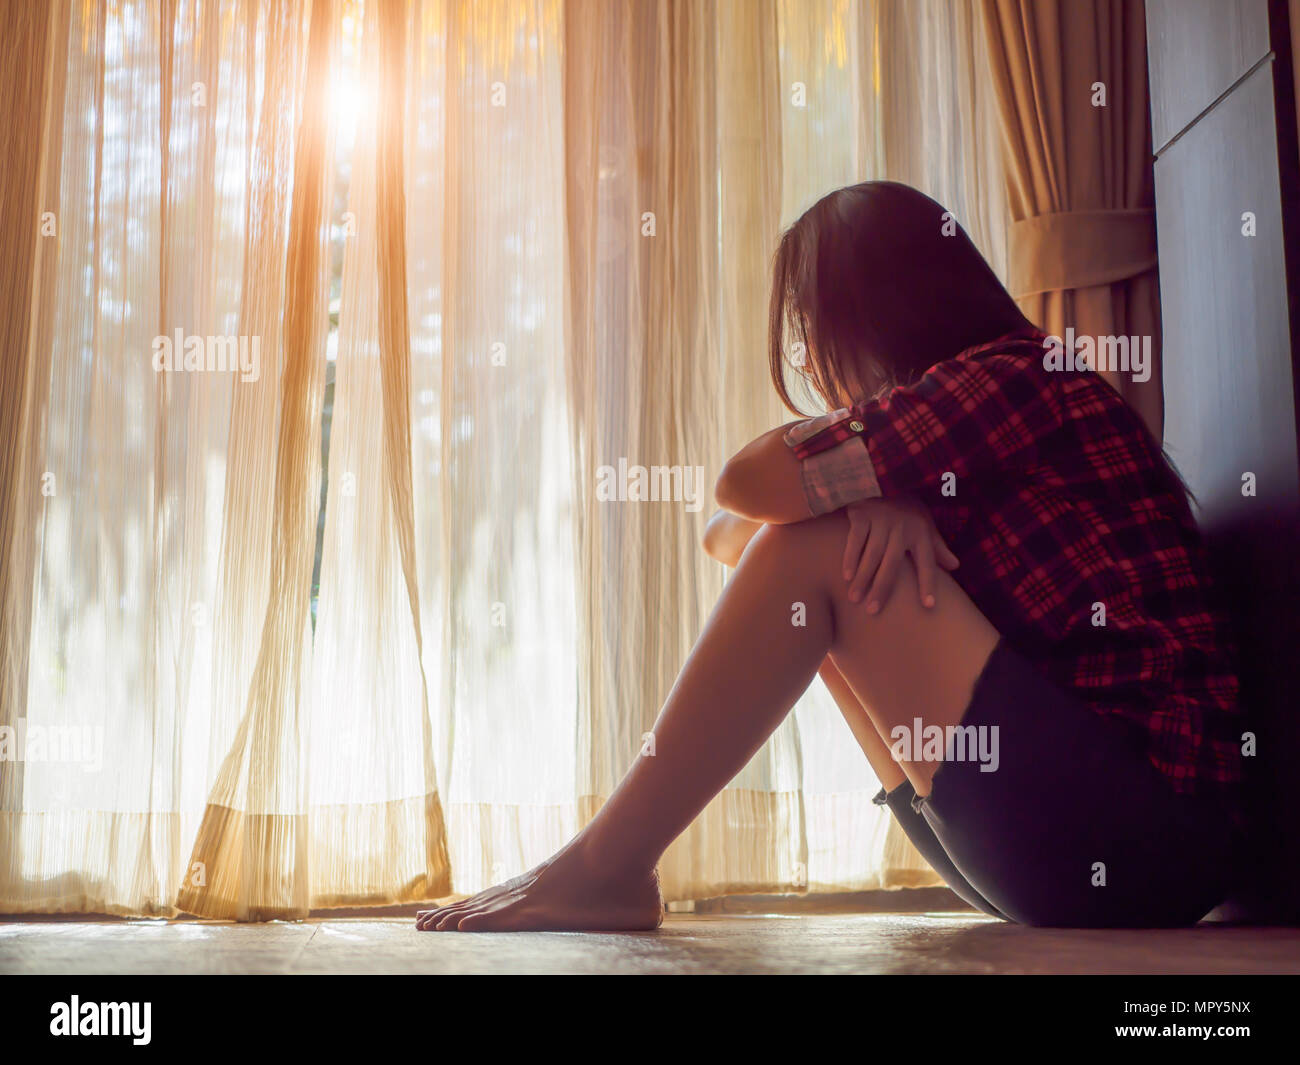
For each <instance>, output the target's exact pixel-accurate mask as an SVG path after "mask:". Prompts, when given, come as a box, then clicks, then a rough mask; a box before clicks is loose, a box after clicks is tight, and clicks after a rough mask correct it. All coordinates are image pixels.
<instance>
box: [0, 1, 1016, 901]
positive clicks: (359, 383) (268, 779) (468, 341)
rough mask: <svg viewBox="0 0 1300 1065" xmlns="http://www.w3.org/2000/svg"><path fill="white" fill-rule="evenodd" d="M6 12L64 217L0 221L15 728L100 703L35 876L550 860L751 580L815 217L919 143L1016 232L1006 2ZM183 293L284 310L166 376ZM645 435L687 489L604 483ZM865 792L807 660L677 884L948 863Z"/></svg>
mask: <svg viewBox="0 0 1300 1065" xmlns="http://www.w3.org/2000/svg"><path fill="white" fill-rule="evenodd" d="M23 10H24V11H26V10H27V7H26V6H24V8H23ZM47 17H48V21H46V19H47ZM14 26H15V27H16V31H15V33H16V35H14V34H11V35H10V36H9V37H7V38H6V42H5V51H4V53H3V64H4V65H3V71H2V73H3V76H4V78H5V81H4V85H5V87H6V89H9V90H10V92H11V95H12V96H14V97H15V98H20V99H23V100H25V101H29V102H30V107H25V108H24V112H23V113H24V114H26V115H27V116H29V117H27V118H25V119H21V120H15V119H14V118H13V117H12V115H13V112H10V113H8V114H7V115H6V121H9V122H14V121H19V122H20V124H23V129H24V130H27V129H28V128H30V129H32V130H35V131H36V132H37V133H38V134H39V135H38V136H36V137H34V138H26V139H23V138H19V139H20V140H21V142H22V143H23V144H24V145H25V151H26V154H25V155H23V156H22V157H20V158H18V159H16V160H14V161H13V162H14V164H15V165H14V166H12V167H11V168H9V169H6V171H5V175H4V182H5V183H4V195H5V201H4V202H5V205H6V217H7V218H8V217H19V218H28V219H30V220H31V223H30V225H28V226H26V227H23V228H8V229H7V231H6V233H5V235H4V238H3V239H4V240H5V241H6V246H5V250H6V253H7V254H6V256H5V261H4V268H5V269H7V270H9V271H10V274H11V276H12V283H11V284H9V285H8V286H7V287H6V290H5V294H4V298H5V299H6V300H7V301H8V305H9V306H10V307H11V308H12V309H13V310H14V313H13V314H10V315H7V316H6V321H5V326H4V328H5V329H6V349H5V351H6V358H5V361H4V365H3V372H4V375H5V377H4V380H5V384H6V386H7V387H6V388H5V390H4V392H3V395H0V417H2V418H3V419H4V421H3V428H4V441H3V446H4V449H5V450H4V456H3V457H4V467H3V470H4V476H5V492H4V509H3V511H0V517H3V524H2V525H0V529H2V531H3V533H4V541H3V544H0V546H2V547H3V549H4V552H5V555H4V560H5V571H4V576H3V578H2V579H3V585H2V586H0V591H2V592H3V596H4V598H3V607H4V614H3V630H2V631H0V649H2V650H3V653H4V656H5V657H4V662H5V665H6V669H5V677H4V687H3V689H0V690H2V691H3V698H4V703H3V705H2V706H0V714H2V716H0V724H4V725H10V726H17V725H18V724H19V721H20V719H21V722H22V727H23V728H24V729H25V730H26V733H27V736H28V737H31V736H40V737H41V738H42V742H47V743H48V742H52V738H53V737H55V736H56V735H57V736H60V737H62V740H63V741H66V742H67V743H69V744H71V746H70V747H68V748H67V749H65V750H63V751H62V752H61V754H62V755H68V757H60V758H51V757H48V756H47V755H48V753H49V752H48V750H47V751H46V752H45V755H46V756H42V757H39V758H38V757H33V756H32V753H33V751H32V748H31V744H30V742H29V743H28V747H27V758H26V760H25V761H23V762H4V763H0V772H3V774H4V776H3V782H2V783H0V802H2V803H3V806H2V807H0V809H2V811H3V821H0V826H2V827H0V831H3V833H4V835H3V836H0V848H2V851H0V853H2V854H3V864H0V909H3V910H5V911H8V912H30V911H106V912H112V913H135V914H171V913H175V912H177V911H178V910H179V911H186V912H192V913H197V914H201V915H205V916H214V917H233V918H237V919H241V920H259V919H269V918H293V917H300V916H303V915H304V914H306V913H308V912H310V911H311V910H312V909H313V908H323V907H330V906H340V905H366V904H380V903H391V902H407V901H413V900H416V899H421V898H428V897H434V896H440V895H444V894H447V893H449V892H453V891H454V892H467V891H473V890H476V889H478V888H481V887H483V886H486V885H487V884H489V883H491V882H493V881H497V880H500V879H502V878H504V877H508V876H510V875H513V874H515V873H517V872H519V871H521V870H523V869H525V868H527V867H528V866H530V865H532V864H534V863H536V862H537V861H539V860H540V859H542V858H544V857H546V856H547V855H548V854H549V853H551V852H552V851H553V850H554V849H555V848H556V847H558V846H559V845H560V844H561V843H563V842H564V841H565V840H566V839H567V838H568V837H569V836H570V835H571V834H572V833H573V832H574V831H576V830H577V828H578V827H580V826H581V825H582V824H583V823H584V821H585V820H586V819H587V818H588V817H590V816H591V814H592V812H593V811H594V810H595V809H596V808H597V806H598V805H599V803H600V802H601V801H602V799H603V797H604V796H605V795H607V794H608V793H609V791H610V789H611V788H612V787H613V786H614V784H615V782H616V781H617V780H618V778H619V776H620V775H621V774H622V772H623V771H624V769H625V768H626V767H627V765H628V764H629V763H630V762H631V760H632V759H633V758H634V757H636V756H637V754H638V752H639V751H640V749H641V746H642V743H643V742H644V740H643V737H644V734H645V733H646V732H647V731H648V729H649V728H650V725H651V723H652V722H653V720H654V717H655V714H656V713H657V711H658V708H659V706H660V704H661V703H662V701H663V699H664V697H665V696H666V694H667V692H668V690H669V687H670V685H671V683H672V681H673V679H674V677H675V676H676V673H677V670H678V668H679V667H680V665H681V662H682V660H683V658H684V657H685V655H686V653H687V651H688V650H689V648H690V646H691V644H692V643H693V641H694V639H695V637H696V636H697V635H698V632H699V631H700V628H701V626H702V624H703V622H704V620H705V618H706V616H707V614H708V611H709V610H710V609H711V607H712V605H713V603H714V601H715V599H716V597H717V594H718V592H719V590H720V589H721V587H722V582H723V581H724V579H725V573H724V571H723V568H722V567H721V566H720V565H718V564H717V563H714V562H712V561H711V560H709V559H707V558H706V557H705V556H704V555H703V553H702V552H701V550H700V549H699V546H698V544H699V537H700V534H701V532H702V530H703V525H704V522H705V521H706V519H707V517H708V515H709V512H710V506H709V500H710V495H711V485H712V483H713V479H714V478H715V477H716V474H717V471H718V469H719V468H720V465H721V463H722V462H723V461H724V459H725V458H726V457H727V455H729V454H730V453H731V452H732V451H734V450H735V449H736V448H737V447H739V446H740V445H741V444H742V443H744V442H745V441H746V440H748V439H750V438H751V437H753V436H754V435H756V434H757V433H759V432H761V431H763V430H764V429H767V428H769V427H771V426H772V425H774V424H777V422H778V421H780V420H783V419H784V418H785V417H788V415H786V414H785V413H784V412H783V411H782V410H781V409H780V408H779V406H778V404H777V403H776V401H775V398H774V396H773V394H772V390H771V387H770V384H769V383H768V381H767V371H766V359H765V336H764V331H765V317H766V314H765V312H766V300H767V286H768V273H769V264H770V257H771V254H772V250H773V248H774V246H775V242H776V238H777V236H778V234H779V232H780V229H781V227H782V226H783V225H785V224H788V223H789V222H790V221H792V220H793V219H794V218H795V217H796V216H797V215H798V214H799V213H800V212H802V211H803V210H804V209H805V208H806V207H807V206H809V205H811V203H812V202H813V201H814V200H815V199H816V198H818V197H819V196H820V195H822V194H824V193H825V192H827V191H829V190H830V189H833V188H835V187H837V186H840V185H843V184H846V183H849V182H852V181H855V180H860V179H862V178H864V177H878V176H886V177H893V178H897V179H900V180H905V181H909V182H912V183H914V184H917V185H919V186H920V187H922V188H923V189H925V190H926V191H927V192H930V193H931V194H932V195H935V196H937V197H938V198H940V199H941V200H943V201H944V202H945V203H947V204H948V206H949V207H950V208H951V209H952V210H953V212H954V214H955V215H956V216H957V217H958V219H959V221H961V222H962V223H963V225H965V226H966V228H967V229H968V230H969V231H970V232H971V233H972V235H973V236H974V237H975V238H976V240H977V242H979V243H980V244H981V247H983V248H984V250H985V252H986V254H988V255H989V256H990V258H991V259H992V261H993V262H994V263H995V265H997V266H999V267H1000V264H1001V263H1002V261H1003V257H1004V255H1005V252H1004V250H1003V247H1002V244H1001V234H1002V231H1003V226H1002V215H1001V213H1000V211H1001V195H1000V189H1001V177H1000V173H999V172H998V170H997V166H998V164H999V159H998V155H997V153H996V151H990V149H989V145H990V144H991V143H992V139H991V138H990V137H989V136H988V129H989V128H991V127H990V125H989V124H990V123H991V122H992V121H993V118H992V117H991V116H993V114H994V109H993V106H992V102H991V101H992V97H991V96H990V95H989V88H988V86H987V85H986V84H985V82H984V80H983V79H982V78H981V76H980V71H981V70H982V69H983V67H984V66H985V65H986V60H985V59H984V58H983V57H982V48H983V38H982V35H981V34H980V33H979V32H978V19H977V18H976V12H975V10H974V8H973V6H972V4H971V3H965V2H964V3H959V4H947V3H942V2H939V0H933V2H931V0H926V2H924V3H920V4H910V3H908V4H903V3H898V2H890V3H884V2H863V3H850V2H848V0H779V2H772V3H750V2H748V0H698V2H690V3H681V2H676V3H674V2H669V0H631V2H627V3H607V2H597V0H567V2H562V0H477V2H471V0H368V2H366V3H364V4H363V3H360V2H353V0H317V2H315V3H313V4H306V3H304V4H302V5H290V4H278V3H264V2H261V0H178V2H176V3H166V4H161V5H159V4H157V3H152V2H144V0H141V2H139V3H130V2H125V3H119V2H116V0H114V2H109V0H94V2H91V3H85V4H82V3H77V4H71V3H68V2H56V3H55V4H53V5H51V6H50V7H49V8H48V9H47V13H38V14H29V15H24V16H23V17H22V19H19V20H17V21H16V22H15V23H14ZM10 41H15V42H17V43H15V44H14V45H13V47H12V48H11V47H10ZM23 42H26V43H23ZM38 45H39V47H38ZM33 54H37V55H44V56H46V57H48V61H47V62H45V63H44V64H43V65H42V64H38V63H31V62H30V61H29V59H28V58H27V57H29V56H30V55H33ZM41 115H43V116H45V117H44V119H43V120H42V119H39V118H37V117H31V116H41ZM11 205H12V207H11ZM47 207H48V208H49V210H51V211H52V212H53V214H54V215H55V218H56V229H55V233H54V235H53V236H51V237H43V236H41V235H40V233H41V230H40V228H39V226H40V218H41V215H42V212H43V210H44V209H45V208H47ZM11 212H12V213H11ZM11 246H12V247H11ZM9 252H12V254H8V253H9ZM177 330H181V332H182V334H183V336H186V337H188V336H197V337H200V338H206V337H225V336H231V337H236V338H245V339H251V338H254V337H255V338H257V340H258V343H259V351H260V367H259V371H260V372H258V373H256V374H253V375H250V376H248V377H247V379H245V375H243V374H240V373H230V372H222V371H214V370H211V369H209V370H207V371H199V370H195V371H191V372H172V373H158V372H156V371H155V369H154V366H153V362H152V356H153V350H154V347H155V342H156V339H157V338H158V337H173V336H174V335H175V333H176V331H177ZM10 353H14V357H11V354H10ZM10 385H12V387H8V386H10ZM637 466H644V467H652V466H664V467H672V468H676V469H677V470H678V480H677V482H676V483H677V485H678V487H679V492H678V495H677V497H676V498H674V499H670V500H667V501H659V502H650V501H646V502H641V501H636V500H635V499H629V498H627V494H626V492H625V491H624V492H623V493H622V494H621V495H616V497H615V498H609V496H608V493H607V492H606V491H604V489H603V488H602V485H604V484H606V483H607V478H608V474H609V473H611V472H614V471H621V470H624V469H627V468H629V467H632V468H634V467H637ZM696 471H701V476H700V477H699V479H698V480H696V479H695V474H696ZM683 475H686V477H687V478H688V479H686V480H683V479H682V477H683ZM682 489H684V490H685V496H686V497H685V498H683V491H681V490H682ZM692 489H693V491H692ZM313 563H315V564H316V565H317V566H318V572H316V573H315V574H314V573H313ZM11 664H12V666H13V668H12V669H11V668H9V667H10V665H11ZM73 741H76V742H73ZM876 789H877V784H876V782H875V780H874V779H873V778H872V776H871V773H870V770H869V768H868V767H867V766H866V764H865V762H864V760H863V759H862V758H861V755H860V753H859V752H858V750H857V748H856V745H855V744H853V743H852V741H851V738H850V736H849V733H848V731H847V728H846V727H845V726H844V724H843V722H842V721H841V719H840V717H839V714H838V711H837V710H836V709H835V708H834V706H833V704H832V703H831V702H830V700H829V697H828V696H827V695H826V693H825V692H824V691H823V690H822V689H821V687H820V684H818V685H817V686H816V687H815V690H813V691H811V692H810V693H809V694H808V696H807V697H806V698H805V699H804V700H802V701H801V702H800V704H799V705H798V707H797V708H796V710H795V712H794V714H792V715H791V717H790V719H789V720H788V721H787V722H786V723H785V724H784V725H783V726H782V728H781V729H780V730H779V731H778V733H777V735H776V736H775V737H774V738H773V740H772V742H771V743H769V744H768V745H767V746H766V747H765V748H764V749H763V750H762V751H761V752H760V753H759V755H758V756H757V757H756V758H755V759H754V760H753V762H752V763H751V764H750V765H749V766H748V767H747V768H746V769H745V771H744V772H743V773H741V774H740V776H739V777H737V779H736V780H735V781H733V782H732V784H731V785H730V786H729V787H728V788H727V789H726V790H725V791H724V792H723V793H722V795H720V796H719V797H718V799H717V800H716V801H715V802H714V803H713V804H711V806H710V807H709V808H708V809H707V810H706V811H705V813H704V814H703V815H702V817H701V818H700V819H699V820H698V822H697V823H696V824H695V825H694V826H692V828H691V829H690V830H689V831H688V833H687V834H686V835H685V836H684V837H683V838H682V839H681V840H680V841H678V843H677V844H676V845H675V846H674V847H673V848H672V850H671V851H670V853H669V855H668V856H667V857H666V859H665V862H664V866H663V883H664V887H665V891H666V894H667V895H668V896H669V898H670V899H690V898H696V897H700V896H705V895H713V894H718V893H722V892H736V891H801V890H826V891H828V890H836V891H846V890H857V889H863V888H872V887H881V886H898V885H904V884H928V883H935V882H936V880H935V877H934V875H933V873H931V872H930V871H929V870H928V869H926V867H925V866H924V864H923V863H922V862H921V861H920V859H919V857H918V856H917V855H916V854H915V853H914V852H913V851H912V850H911V848H910V847H909V846H907V845H906V842H905V840H903V839H902V838H901V836H900V835H899V834H898V833H897V832H896V830H895V829H893V828H892V826H891V824H890V821H889V819H888V816H887V814H885V813H883V812H882V810H881V808H879V807H876V806H874V805H872V803H871V802H870V799H871V796H872V795H873V794H874V792H875V791H876Z"/></svg>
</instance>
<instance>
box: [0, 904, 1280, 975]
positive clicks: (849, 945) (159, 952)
mask: <svg viewBox="0 0 1300 1065" xmlns="http://www.w3.org/2000/svg"><path fill="white" fill-rule="evenodd" d="M0 973H31V974H37V973H39V974H70V973H85V974H113V975H116V974H159V973H161V974H184V973H320V974H328V973H398V974H401V973H409V974H417V973H420V974H426V973H427V974H469V973H543V974H565V973H609V974H635V973H665V974H672V973H678V974H705V973H892V974H901V973H1030V974H1038V973H1170V974H1173V973H1177V974H1182V973H1189V974H1195V973H1300V929H1297V928H1255V927H1232V926H1225V925H1214V924H1202V925H1200V926H1199V927H1197V928H1193V929H1185V930H1176V931H1164V930H1152V931H1085V930H1065V929H1032V928H1021V927H1018V926H1015V925H1008V924H1002V923H999V922H995V921H992V920H990V919H988V918H984V917H981V916H977V915H972V914H969V913H961V914H943V913H922V914H915V913H913V914H880V913H873V914H853V915H848V914H836V915H829V916H823V915H816V916H802V915H800V916H788V915H787V916H772V915H754V916H747V915H738V914H724V915H704V916H700V915H682V916H671V917H669V918H668V920H667V922H666V923H665V925H664V927H663V928H662V929H661V930H660V931H659V932H655V933H640V934H632V935H627V934H617V935H616V934H591V933H534V934H526V935H490V934H478V935H462V934H458V933H450V934H431V933H422V932H417V931H415V928H414V926H413V925H412V923H411V921H410V920H409V919H407V918H405V917H403V918H397V917H383V918H370V917H348V918H325V919H316V920H311V921H305V922H302V923H295V924H279V923H277V924H256V925H238V924H227V923H220V922H208V921H173V922H165V921H114V920H102V921H81V920H57V921H54V920H51V921H42V920H34V921H29V920H9V921H3V922H0Z"/></svg>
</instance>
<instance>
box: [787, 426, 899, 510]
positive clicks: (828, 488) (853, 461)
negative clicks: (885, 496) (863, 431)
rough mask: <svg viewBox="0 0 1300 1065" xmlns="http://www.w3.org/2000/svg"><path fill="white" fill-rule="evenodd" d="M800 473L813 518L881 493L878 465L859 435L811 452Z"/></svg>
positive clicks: (801, 465)
mask: <svg viewBox="0 0 1300 1065" xmlns="http://www.w3.org/2000/svg"><path fill="white" fill-rule="evenodd" d="M800 473H801V475H802V477H803V493H804V498H806V499H807V501H808V509H809V510H810V511H812V514H813V516H814V517H816V516H818V515H819V514H829V513H830V512H831V511H833V510H839V509H840V508H841V507H846V506H848V505H849V504H850V503H857V502H859V501H860V500H863V499H875V498H876V497H878V496H879V495H881V491H880V482H879V480H877V478H876V468H875V466H874V465H872V462H871V455H870V454H869V453H868V451H867V445H866V443H865V442H864V441H863V439H862V437H860V436H851V437H849V438H848V439H847V440H845V441H844V442H843V443H841V444H837V445H836V446H835V447H833V448H830V449H829V450H827V451H819V452H817V454H815V455H810V456H809V457H808V458H806V459H804V460H803V461H802V463H801V464H800Z"/></svg>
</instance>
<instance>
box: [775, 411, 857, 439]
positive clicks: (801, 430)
mask: <svg viewBox="0 0 1300 1065" xmlns="http://www.w3.org/2000/svg"><path fill="white" fill-rule="evenodd" d="M848 416H849V408H848V407H841V408H840V409H839V410H833V411H831V412H830V413H829V414H819V415H818V416H817V417H816V418H806V419H804V420H803V421H801V422H796V423H795V424H794V425H792V426H790V428H789V429H787V430H786V431H785V437H784V439H785V442H786V444H787V445H789V446H790V447H792V448H797V447H798V446H799V445H800V444H802V443H803V442H804V441H805V440H808V439H811V438H812V437H814V436H816V435H817V434H818V433H820V432H821V431H822V430H823V429H829V428H830V427H831V426H832V425H838V424H839V423H840V422H842V421H843V420H844V419H845V418H847V417H848Z"/></svg>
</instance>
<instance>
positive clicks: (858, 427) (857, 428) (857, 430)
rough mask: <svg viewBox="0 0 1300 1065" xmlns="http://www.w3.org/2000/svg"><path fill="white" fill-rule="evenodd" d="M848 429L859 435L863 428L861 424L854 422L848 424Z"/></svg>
mask: <svg viewBox="0 0 1300 1065" xmlns="http://www.w3.org/2000/svg"><path fill="white" fill-rule="evenodd" d="M849 428H850V429H852V430H853V431H854V432H855V433H860V432H862V428H863V426H862V423H861V422H856V421H854V422H849Z"/></svg>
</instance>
